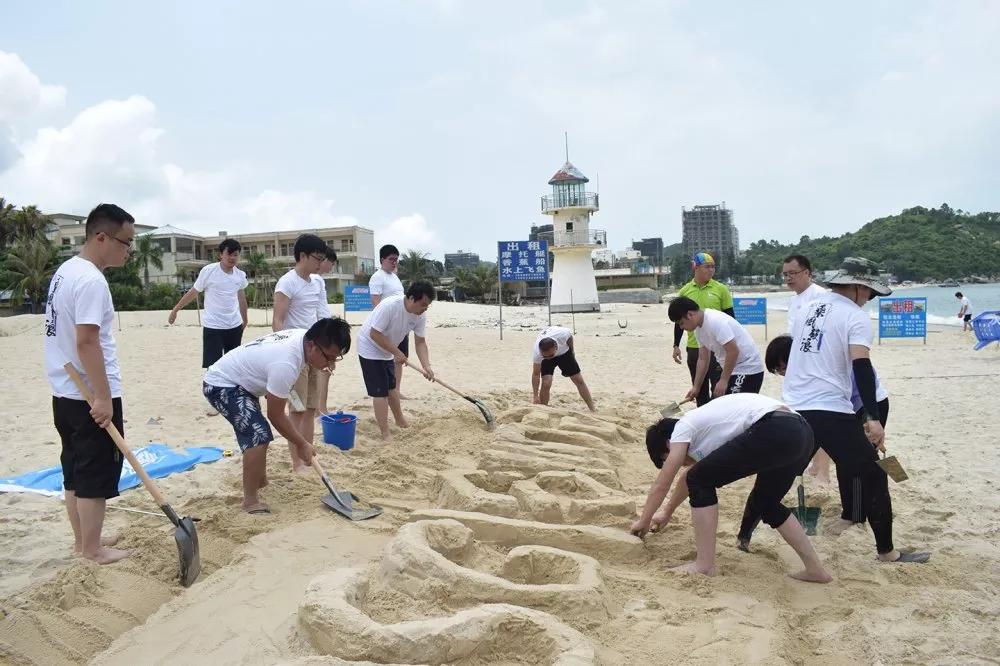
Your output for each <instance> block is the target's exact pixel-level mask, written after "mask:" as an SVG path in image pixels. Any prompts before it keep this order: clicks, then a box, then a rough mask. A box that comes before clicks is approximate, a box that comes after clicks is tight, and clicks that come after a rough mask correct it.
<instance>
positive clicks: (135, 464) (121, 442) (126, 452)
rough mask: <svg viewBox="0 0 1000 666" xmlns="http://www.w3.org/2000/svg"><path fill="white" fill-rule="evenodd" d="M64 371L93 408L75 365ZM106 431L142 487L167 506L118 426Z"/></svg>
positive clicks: (111, 424)
mask: <svg viewBox="0 0 1000 666" xmlns="http://www.w3.org/2000/svg"><path fill="white" fill-rule="evenodd" d="M63 370H65V371H66V374H68V375H69V378H70V379H72V380H73V383H74V384H76V388H77V390H78V391H80V395H82V396H83V399H84V400H86V401H87V404H88V405H90V406H91V407H93V406H94V395H93V394H92V393H91V392H90V389H89V388H88V387H87V385H86V384H84V383H83V377H81V376H80V373H79V372H77V371H76V368H74V367H73V364H72V363H67V364H66V365H64V366H63ZM104 429H105V430H107V431H108V434H109V435H111V439H112V440H114V442H115V446H117V447H118V450H119V451H121V452H122V455H123V456H125V459H126V460H128V462H129V464H130V465H132V469H133V470H135V473H136V474H138V475H139V478H140V479H142V485H144V486H145V487H146V490H148V491H149V494H150V495H152V496H153V499H154V500H156V504H157V505H158V506H161V507H163V506H166V504H167V500H166V499H165V498H164V497H163V493H161V492H160V489H159V487H157V485H156V484H155V483H153V480H152V479H151V478H149V475H148V474H146V470H144V469H143V468H142V465H141V464H139V461H138V460H137V459H136V457H135V455H134V454H133V453H132V450H131V449H130V448H129V447H128V444H126V443H125V438H124V437H122V434H121V433H120V432H119V431H118V426H116V425H115V424H114V423H108V425H107V426H105V428H104Z"/></svg>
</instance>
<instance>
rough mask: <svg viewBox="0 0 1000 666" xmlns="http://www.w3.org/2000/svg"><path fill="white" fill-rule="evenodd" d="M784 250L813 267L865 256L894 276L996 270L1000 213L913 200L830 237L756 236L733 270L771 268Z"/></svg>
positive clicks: (978, 273) (907, 277)
mask: <svg viewBox="0 0 1000 666" xmlns="http://www.w3.org/2000/svg"><path fill="white" fill-rule="evenodd" d="M806 225H808V221H807V220H806V221H803V226H806ZM789 254H803V255H805V256H807V257H809V259H810V261H812V264H813V268H814V269H815V270H817V271H822V270H828V269H832V268H837V267H838V266H839V265H840V262H841V260H843V258H844V257H865V258H867V259H871V260H873V261H876V262H878V263H879V264H880V265H881V267H882V269H883V270H886V271H888V272H889V273H892V274H893V275H895V276H896V277H897V278H899V279H900V280H923V279H926V278H930V279H932V280H943V279H946V278H959V279H961V278H968V277H971V276H994V275H1000V213H992V212H983V213H977V214H975V215H973V214H972V213H967V212H963V211H962V210H953V209H952V208H951V207H950V206H948V204H941V207H940V208H931V209H927V208H924V207H922V206H917V207H915V208H907V209H906V210H904V211H903V212H902V213H900V214H899V215H890V216H889V217H882V218H879V219H876V220H872V221H871V222H869V223H868V224H866V225H865V226H863V227H861V228H860V229H859V230H857V231H855V232H852V233H846V234H844V235H843V236H838V237H836V238H831V237H829V236H824V237H822V238H810V237H809V236H803V237H802V238H800V239H799V242H798V243H793V244H790V245H783V244H781V243H779V242H777V241H774V240H772V241H765V240H759V241H757V242H755V243H752V244H751V245H750V247H749V248H748V249H747V250H746V252H745V253H744V255H743V256H742V257H741V258H740V261H738V264H739V267H738V268H737V271H738V272H739V273H742V274H755V273H756V274H762V273H763V274H772V273H776V272H778V271H780V270H781V268H780V267H781V262H782V259H784V258H785V257H786V256H788V255H789Z"/></svg>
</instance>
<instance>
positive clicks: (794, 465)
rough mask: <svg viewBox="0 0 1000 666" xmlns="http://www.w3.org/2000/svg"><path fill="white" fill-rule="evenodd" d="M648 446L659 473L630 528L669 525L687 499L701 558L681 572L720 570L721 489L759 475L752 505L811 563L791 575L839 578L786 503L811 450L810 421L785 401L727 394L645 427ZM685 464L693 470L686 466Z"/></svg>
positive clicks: (640, 534) (640, 530) (821, 579)
mask: <svg viewBox="0 0 1000 666" xmlns="http://www.w3.org/2000/svg"><path fill="white" fill-rule="evenodd" d="M646 449H647V450H648V452H649V457H650V459H651V460H652V461H653V464H654V465H656V466H657V467H658V468H660V473H659V474H658V475H657V477H656V480H655V481H654V482H653V486H652V488H650V491H649V495H648V497H647V498H646V504H645V506H644V507H643V510H642V514H641V516H640V517H639V519H638V520H636V521H635V522H634V523H633V524H632V527H631V532H632V534H634V535H636V536H638V537H643V536H645V534H646V532H648V531H649V530H650V529H651V528H652V529H653V530H658V529H661V528H663V527H664V526H666V525H667V523H669V522H670V519H671V518H672V517H673V514H674V511H675V510H676V509H677V507H678V506H680V504H681V502H683V501H684V499H685V498H688V499H689V501H690V503H691V523H692V525H693V526H694V535H695V546H696V550H697V557H696V559H695V561H694V562H692V563H690V564H686V565H683V566H681V567H677V570H679V571H682V572H684V573H696V574H702V575H705V576H714V575H715V541H716V532H717V531H718V527H719V499H718V495H717V493H716V491H717V489H718V488H721V487H723V486H726V485H728V484H730V483H733V482H734V481H738V480H740V479H743V478H746V477H748V476H753V475H756V477H757V478H756V480H755V481H754V486H753V491H752V492H751V494H750V496H751V497H752V498H753V502H754V507H755V508H756V509H757V510H758V511H759V512H760V515H761V516H762V517H763V520H764V522H766V523H767V524H768V525H770V526H771V527H773V528H774V529H776V530H777V531H778V533H779V534H780V535H781V537H782V538H783V539H784V540H785V541H786V542H787V543H788V545H790V546H791V547H792V548H793V549H794V550H795V552H796V553H797V554H798V556H799V557H800V558H801V559H802V563H803V564H804V565H805V569H803V570H802V571H799V572H797V573H793V574H789V575H790V576H791V577H792V578H796V579H798V580H802V581H806V582H810V583H829V582H830V581H831V580H833V579H832V577H831V576H830V574H829V573H827V571H826V569H824V568H823V564H822V563H821V562H820V559H819V555H817V554H816V550H815V549H814V548H813V546H812V544H811V543H810V542H809V537H807V536H806V533H805V531H804V530H803V529H802V525H800V524H799V521H798V520H797V519H796V518H795V516H793V515H792V512H791V511H789V510H788V508H787V507H785V506H784V505H783V504H782V503H781V500H782V499H783V498H784V496H785V494H786V493H787V492H788V491H789V489H790V488H791V487H792V482H793V481H794V480H795V477H796V476H797V475H798V473H799V471H800V470H801V469H802V468H803V467H805V465H806V462H808V460H809V457H810V456H811V455H812V450H813V435H812V430H811V429H810V428H809V424H808V423H806V421H805V419H803V418H802V417H801V416H799V415H798V414H796V413H795V412H793V411H792V410H791V409H789V408H788V406H787V405H785V404H783V403H781V402H779V401H777V400H775V399H774V398H769V397H767V396H763V395H757V394H754V393H740V394H734V395H724V396H722V397H720V398H716V399H715V400H712V401H711V402H709V403H708V404H706V405H703V406H702V407H698V408H697V409H693V410H691V411H689V412H687V413H686V414H684V416H682V417H681V418H680V419H672V418H666V419H663V420H661V421H660V422H659V423H657V424H656V425H654V426H651V427H650V428H649V429H648V430H647V431H646ZM682 467H687V468H689V469H687V470H686V473H685V472H681V468H682ZM678 473H680V474H679V476H678ZM675 477H678V483H677V488H675V489H674V491H673V493H672V494H671V495H670V500H669V502H667V505H666V506H665V507H663V508H660V505H661V504H662V503H663V500H664V499H665V498H666V496H667V493H668V492H669V491H670V487H671V485H672V484H673V482H674V478H675Z"/></svg>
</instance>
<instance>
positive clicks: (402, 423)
mask: <svg viewBox="0 0 1000 666" xmlns="http://www.w3.org/2000/svg"><path fill="white" fill-rule="evenodd" d="M396 425H397V426H399V427H400V428H409V427H410V422H409V421H407V420H406V419H405V418H403V419H396Z"/></svg>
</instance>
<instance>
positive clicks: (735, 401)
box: [670, 315, 791, 461]
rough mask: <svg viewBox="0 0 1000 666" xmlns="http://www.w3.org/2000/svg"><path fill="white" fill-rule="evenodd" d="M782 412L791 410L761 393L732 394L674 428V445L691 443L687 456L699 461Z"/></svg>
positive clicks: (708, 405) (719, 399) (714, 402)
mask: <svg viewBox="0 0 1000 666" xmlns="http://www.w3.org/2000/svg"><path fill="white" fill-rule="evenodd" d="M725 316H728V315H725ZM778 409H788V407H787V406H786V405H785V404H783V403H782V402H780V401H778V400H775V399H774V398H770V397H768V396H766V395H760V394H759V393H730V394H727V395H724V396H722V397H721V398H715V399H714V400H712V401H711V402H708V403H705V404H704V405H702V406H701V407H698V408H697V409H692V410H691V411H690V412H687V413H685V414H684V416H682V417H681V418H680V420H679V421H678V422H677V425H675V426H674V432H673V434H671V435H670V443H671V444H675V443H677V444H679V443H682V442H687V445H688V453H687V454H688V455H689V456H690V457H691V458H692V459H694V460H695V461H699V460H702V459H703V458H704V457H705V456H707V455H708V454H710V453H712V452H713V451H715V450H716V449H718V448H719V447H720V446H722V445H723V444H725V443H726V442H728V441H730V440H731V439H733V438H734V437H736V436H738V435H742V434H743V433H744V432H746V430H747V428H749V427H750V426H752V425H753V424H754V423H756V422H757V421H759V420H760V419H761V417H762V416H764V415H765V414H770V413H771V412H773V411H775V410H778ZM789 411H791V410H789Z"/></svg>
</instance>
